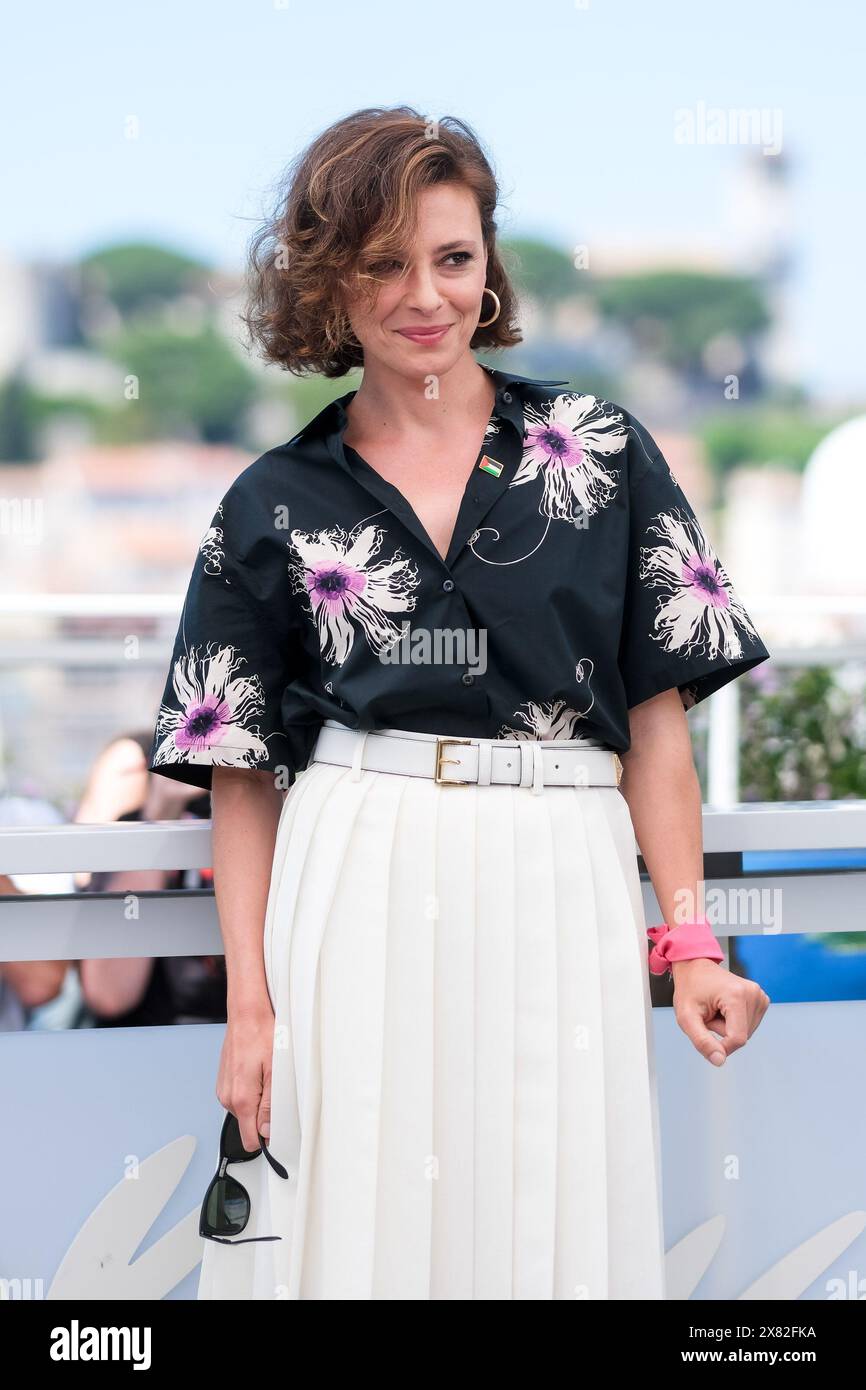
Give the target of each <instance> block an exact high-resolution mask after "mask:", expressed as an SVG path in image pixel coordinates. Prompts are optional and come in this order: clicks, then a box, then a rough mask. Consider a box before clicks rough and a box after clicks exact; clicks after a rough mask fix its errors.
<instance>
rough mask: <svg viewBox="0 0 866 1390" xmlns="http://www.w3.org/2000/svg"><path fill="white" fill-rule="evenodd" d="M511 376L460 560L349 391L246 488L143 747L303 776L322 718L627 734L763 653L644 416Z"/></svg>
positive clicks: (160, 760) (204, 550)
mask: <svg viewBox="0 0 866 1390" xmlns="http://www.w3.org/2000/svg"><path fill="white" fill-rule="evenodd" d="M485 370H486V371H488V372H490V375H491V376H492V378H493V380H494V383H495V385H496V388H497V390H496V399H495V404H494V407H493V411H492V414H491V416H490V420H489V423H488V425H487V429H486V432H485V435H484V440H483V443H482V445H481V448H480V450H479V454H478V459H477V461H476V464H475V466H474V468H473V469H472V472H471V474H470V475H469V478H468V481H467V483H466V487H465V491H464V494H463V498H462V501H461V504H460V509H459V512H458V515H457V520H456V525H455V528H454V533H453V535H452V537H451V542H450V545H449V548H448V553H447V555H446V557H445V559H444V560H443V559H442V557H441V555H440V554H439V552H438V551H437V549H436V547H435V546H434V544H433V542H432V541H431V539H430V537H429V536H428V535H427V533H426V531H425V530H424V528H423V526H422V525H421V522H420V521H419V519H418V517H417V516H416V514H415V512H414V510H413V508H412V507H411V506H410V505H409V502H408V501H407V500H406V498H405V497H404V496H403V494H402V493H401V492H400V490H399V489H398V488H397V487H395V486H394V485H393V484H391V483H389V482H387V481H386V480H385V479H384V478H383V477H382V475H381V474H379V473H378V472H376V470H375V469H374V468H372V467H371V466H370V465H369V464H367V463H365V461H364V460H363V459H362V458H361V457H360V455H359V454H357V453H356V452H355V450H354V449H352V448H351V447H349V446H348V445H344V444H343V439H342V436H343V432H344V431H345V429H346V427H347V423H348V419H347V415H346V411H345V406H346V405H347V403H348V402H349V401H350V400H351V398H352V396H353V395H354V392H348V393H347V394H345V395H343V396H340V397H339V398H337V399H336V400H334V401H332V402H331V403H330V405H328V406H327V407H326V408H325V409H324V410H323V411H321V412H320V413H319V414H318V415H317V416H316V417H315V418H314V419H313V420H311V421H310V422H309V424H307V425H306V427H305V428H304V429H302V430H301V432H300V433H299V434H298V435H296V436H295V438H294V439H292V440H290V441H289V443H287V444H283V445H280V446H278V447H276V448H274V449H270V450H269V451H268V452H267V453H265V454H263V455H262V457H261V458H258V459H257V460H256V461H255V462H254V463H252V464H250V465H249V467H247V468H245V469H244V470H243V472H242V473H240V475H239V476H238V477H237V478H236V479H235V481H234V482H233V483H232V484H231V486H230V487H229V488H228V490H227V492H226V493H225V495H224V496H223V498H222V501H221V502H220V504H219V506H218V507H217V510H216V513H215V515H214V516H213V518H212V520H211V524H210V526H209V527H208V529H207V531H206V532H205V534H204V536H203V538H202V540H201V544H200V546H199V550H198V554H197V555H196V557H195V563H194V566H193V571H192V576H191V578H190V581H189V587H188V590H187V593H186V599H185V602H184V607H183V613H182V616H181V620H180V625H179V627H178V632H177V638H176V641H175V645H174V652H173V655H172V660H171V666H170V669H169V672H168V677H167V680H166V684H165V691H164V694H163V698H162V703H161V705H160V708H159V712H158V715H157V718H156V728H155V733H154V739H153V746H152V750H151V761H150V763H149V767H150V768H151V770H152V771H154V772H159V773H162V774H164V775H166V776H170V777H176V778H178V779H180V780H181V781H184V782H190V783H194V784H195V785H196V786H199V787H204V788H210V785H211V768H212V767H214V766H219V767H245V768H258V769H261V770H262V771H266V772H268V773H271V774H272V775H275V776H278V777H281V778H282V779H283V780H282V785H283V786H284V787H286V786H289V785H291V783H292V781H293V780H294V776H295V774H296V772H297V771H299V770H301V769H303V768H304V767H306V766H307V763H308V761H309V757H310V754H311V752H312V749H313V745H314V744H315V740H316V736H317V733H318V730H319V728H320V726H321V724H322V721H323V720H324V719H326V718H330V719H336V720H338V721H340V722H341V723H343V724H346V725H349V726H350V727H352V728H361V729H381V728H405V729H414V730H419V731H423V732H427V733H442V734H451V735H463V736H470V737H488V738H509V739H512V738H530V739H558V738H561V739H567V738H575V737H581V736H587V737H590V738H593V739H596V740H600V741H601V742H602V744H603V745H604V746H606V747H609V748H612V749H614V750H616V751H618V752H624V751H626V750H627V749H628V748H629V746H630V745H629V719H628V711H629V710H630V709H631V708H632V707H633V706H634V705H637V704H640V703H641V701H643V700H647V699H649V698H650V697H651V696H653V695H656V694H658V693H659V692H660V691H662V690H668V689H671V688H672V687H676V688H677V690H678V691H679V692H680V696H681V699H682V702H683V706H684V708H686V709H690V708H691V707H692V706H693V705H695V704H697V703H698V702H699V701H701V700H703V699H705V698H706V697H707V696H708V695H711V694H712V693H713V691H715V690H718V689H719V688H720V686H723V685H725V684H726V683H727V682H728V681H731V680H733V679H734V678H735V677H736V676H739V675H742V673H743V672H744V671H748V670H749V669H750V668H751V667H753V666H757V665H758V664H759V663H760V662H762V661H766V660H767V659H768V656H769V653H768V651H767V649H766V647H765V646H764V643H763V642H762V640H761V637H760V635H759V634H758V632H757V631H756V630H755V626H754V624H753V622H752V620H751V618H750V617H749V614H748V613H747V612H746V610H745V608H744V607H743V604H742V603H741V601H740V599H739V598H738V596H737V594H736V592H735V590H734V588H733V586H732V583H731V580H730V578H729V576H728V574H727V572H726V571H725V569H724V566H723V565H722V562H721V560H720V559H719V557H718V556H717V555H716V554H715V552H714V550H713V548H712V546H711V545H710V544H709V542H708V540H707V538H706V536H705V534H704V532H703V530H702V528H701V525H700V522H699V521H698V519H697V517H696V516H695V513H694V511H693V510H692V508H691V506H690V505H689V502H688V501H687V499H686V497H685V495H684V494H683V492H682V490H681V488H680V486H679V484H678V483H677V480H676V478H675V477H674V476H673V474H672V473H671V471H670V468H669V466H668V464H667V462H666V461H665V459H664V457H663V455H662V454H661V452H660V451H659V448H658V446H657V445H656V443H655V441H654V440H653V439H652V437H651V435H650V434H649V432H648V431H647V430H646V429H645V428H644V426H643V425H641V423H640V422H639V421H638V420H637V419H635V418H634V416H632V415H630V414H629V413H628V411H626V410H624V409H623V408H622V407H621V406H619V405H616V404H614V402H612V401H607V400H602V399H600V398H599V397H596V396H593V395H583V394H581V393H580V392H576V391H573V390H570V389H568V383H567V382H564V381H536V380H533V379H531V378H528V377H522V376H517V375H515V374H513V373H510V372H504V371H499V370H494V369H491V368H487V367H485Z"/></svg>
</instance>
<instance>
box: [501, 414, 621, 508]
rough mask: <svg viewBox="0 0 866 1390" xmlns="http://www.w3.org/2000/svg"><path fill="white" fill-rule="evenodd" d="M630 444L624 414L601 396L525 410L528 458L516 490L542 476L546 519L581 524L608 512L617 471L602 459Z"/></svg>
mask: <svg viewBox="0 0 866 1390" xmlns="http://www.w3.org/2000/svg"><path fill="white" fill-rule="evenodd" d="M627 442H628V431H627V430H626V428H625V426H624V425H623V423H622V415H621V414H620V413H619V412H617V411H614V410H613V409H612V408H611V407H610V406H608V405H607V402H605V401H601V400H599V399H598V397H596V396H580V395H574V394H566V395H561V396H556V397H555V398H554V400H552V401H548V402H547V403H546V404H545V405H543V406H541V407H540V408H536V407H534V406H532V405H529V404H527V405H526V406H525V407H524V439H523V459H522V461H521V463H520V466H519V468H518V469H517V472H516V473H515V475H514V477H513V479H512V480H511V483H510V484H509V486H510V487H519V486H520V484H521V483H529V482H533V481H534V480H535V479H537V478H538V477H539V475H540V476H541V477H542V480H543V483H544V488H543V491H542V495H541V497H540V499H539V503H538V510H539V512H541V514H542V516H549V517H554V518H556V519H559V520H563V521H571V522H575V521H578V520H580V519H581V518H582V517H583V516H591V515H592V514H593V512H596V511H600V510H601V508H602V507H605V506H606V505H607V504H608V502H609V501H610V500H611V498H612V497H613V495H614V493H615V492H616V487H617V478H616V475H617V472H618V470H617V469H613V470H611V471H609V470H608V469H606V468H604V467H603V465H602V463H601V460H602V459H605V458H608V457H610V456H611V455H612V454H618V453H621V452H622V450H623V449H624V448H625V446H626V443H627Z"/></svg>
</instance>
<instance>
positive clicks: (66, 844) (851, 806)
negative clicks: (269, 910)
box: [0, 773, 866, 960]
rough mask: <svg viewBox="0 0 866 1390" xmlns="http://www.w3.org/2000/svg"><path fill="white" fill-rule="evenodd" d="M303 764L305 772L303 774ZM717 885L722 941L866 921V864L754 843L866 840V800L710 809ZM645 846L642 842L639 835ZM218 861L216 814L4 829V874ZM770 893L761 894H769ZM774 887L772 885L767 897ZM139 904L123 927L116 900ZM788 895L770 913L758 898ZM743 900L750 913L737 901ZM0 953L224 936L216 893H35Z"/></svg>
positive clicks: (647, 895)
mask: <svg viewBox="0 0 866 1390" xmlns="http://www.w3.org/2000/svg"><path fill="white" fill-rule="evenodd" d="M303 775H304V774H303V773H301V774H300V776H301V777H303ZM703 836H704V854H705V856H706V857H707V859H706V868H705V879H706V885H707V891H708V892H709V891H710V890H712V891H713V892H714V893H716V894H721V895H723V898H724V900H725V901H729V902H730V903H731V904H732V905H733V906H732V909H731V911H730V912H729V913H728V914H727V920H726V921H725V922H722V921H717V922H716V923H715V931H716V935H717V936H718V937H719V939H720V940H724V938H726V937H728V936H740V935H743V936H747V935H751V934H755V933H760V934H766V933H768V932H770V933H772V934H775V933H776V932H781V933H787V934H793V933H801V932H814V931H821V932H825V931H857V930H863V931H866V869H856V868H854V869H850V868H846V869H844V870H834V869H832V868H830V869H823V870H820V869H819V870H812V869H810V870H808V871H797V870H785V871H783V872H778V873H774V872H770V873H748V872H745V873H744V872H743V871H742V861H741V856H742V855H743V854H748V853H751V852H756V851H757V852H761V851H763V852H775V853H785V852H788V851H790V852H795V851H809V850H812V851H821V850H828V851H830V850H837V849H851V850H857V849H863V850H864V851H866V801H823V802H793V803H792V802H785V803H781V804H776V803H755V804H749V805H741V806H737V807H734V808H732V809H730V810H718V809H713V808H710V807H705V808H704V811H703ZM635 853H636V854H637V845H635ZM210 866H211V822H210V821H192V820H190V821H158V822H155V823H153V824H139V823H133V822H129V823H127V822H124V823H122V824H113V825H62V826H49V827H41V826H40V827H38V828H34V829H26V828H25V829H21V828H11V827H10V828H3V829H2V831H0V873H5V874H33V873H40V874H45V873H67V874H68V873H73V872H76V871H79V870H81V871H92V872H97V871H100V870H104V871H109V872H111V871H122V870H138V869H170V870H182V869H202V868H209V867H210ZM642 889H643V897H644V909H645V912H646V917H647V923H648V924H652V923H653V922H655V921H659V920H660V916H659V908H658V904H657V902H656V898H655V894H654V892H653V889H652V886H651V884H650V882H649V879H646V878H645V879H644V881H643V882H642ZM761 895H764V897H763V899H762V896H761ZM766 895H771V896H769V897H768V896H766ZM130 896H132V897H134V898H135V900H136V915H134V916H132V917H130V918H128V919H127V917H124V919H123V922H122V930H121V929H120V927H119V926H118V902H120V905H121V907H122V906H123V902H124V900H125V899H126V898H128V897H130ZM762 901H764V902H770V903H772V902H782V903H783V904H784V911H783V913H782V914H781V918H780V920H777V919H776V917H773V920H772V923H769V922H768V921H767V913H766V911H765V910H762V909H761V908H760V903H761V902H762ZM738 904H739V911H740V912H741V914H742V915H741V916H738V915H737V913H736V912H735V910H734V909H735V908H737V905H738ZM0 906H2V907H3V908H4V909H5V910H4V911H2V912H0V960H80V959H83V958H86V957H93V958H109V957H117V956H142V955H149V956H178V955H184V956H186V955H199V954H200V955H217V954H220V953H221V951H222V939H221V936H220V932H219V923H218V919H217V914H216V904H215V901H214V897H213V893H212V891H211V890H209V889H202V890H195V889H187V888H180V889H174V890H164V891H156V892H138V891H137V892H136V893H135V894H133V895H130V894H127V893H125V892H123V891H117V892H113V893H108V894H105V893H59V894H26V895H20V896H15V897H9V898H6V899H4V900H2V902H0Z"/></svg>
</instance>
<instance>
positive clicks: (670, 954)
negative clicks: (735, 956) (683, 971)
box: [647, 917, 725, 975]
mask: <svg viewBox="0 0 866 1390" xmlns="http://www.w3.org/2000/svg"><path fill="white" fill-rule="evenodd" d="M647 936H648V937H649V938H650V940H651V941H653V942H654V945H653V949H652V950H651V951H650V954H649V968H650V970H651V972H652V974H653V975H663V974H664V973H665V971H666V970H667V971H668V973H669V974H671V975H673V971H672V970H671V968H670V967H671V963H672V962H673V961H676V960H714V961H716V962H718V963H721V962H722V961H723V960H724V959H725V953H724V951H723V950H722V948H721V946H720V945H719V943H718V941H717V940H716V938H715V937H714V936H713V931H712V927H711V926H710V924H709V922H708V921H707V919H706V917H700V918H698V919H697V921H694V922H679V923H675V924H674V926H673V928H671V927H669V926H668V924H667V923H666V922H662V923H661V924H660V925H659V926H657V927H648V928H647Z"/></svg>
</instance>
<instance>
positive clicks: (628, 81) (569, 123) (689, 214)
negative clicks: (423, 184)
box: [0, 0, 866, 400]
mask: <svg viewBox="0 0 866 1390" xmlns="http://www.w3.org/2000/svg"><path fill="white" fill-rule="evenodd" d="M864 30H866V22H864V18H863V8H862V7H859V6H853V5H851V4H850V0H849V3H844V2H843V0H825V3H824V4H822V5H821V6H820V7H818V6H814V5H807V4H806V3H804V0H793V3H791V2H790V0H788V3H782V0H764V3H762V4H761V3H755V0H728V3H726V4H725V5H717V6H713V5H707V4H698V3H695V0H691V2H690V3H689V2H688V0H657V3H655V4H647V3H645V0H619V3H614V2H613V0H589V3H588V4H584V3H583V0H578V3H574V0H535V3H532V4H528V3H526V0H522V2H521V0H502V3H498V4H495V5H490V4H472V3H469V2H468V0H464V2H463V3H454V0H447V3H440V4H433V5H430V4H425V5H420V4H415V5H413V4H407V3H403V4H400V3H396V0H358V3H346V0H320V3H318V4H316V5H310V4H301V3H291V0H289V3H286V4H282V3H279V0H277V3H276V4H275V3H273V0H258V2H257V0H252V2H250V0H246V3H241V0H210V2H209V3H207V4H205V3H203V2H202V0H180V3H174V4H169V3H167V0H152V2H151V3H148V4H146V5H130V4H124V3H113V4H109V3H107V2H105V3H103V0H91V2H90V3H87V2H86V0H85V3H81V4H78V5H76V6H70V5H68V4H61V3H59V2H58V0H43V3H42V4H40V5H38V6H35V7H25V6H23V5H19V6H18V8H17V11H7V14H6V19H5V22H4V38H5V39H6V49H7V65H6V71H5V73H4V83H3V91H2V95H0V112H2V119H3V129H4V132H5V136H6V140H5V144H6V167H7V173H6V189H7V194H8V195H9V196H8V198H7V203H6V206H7V212H6V216H5V217H4V220H3V229H2V232H0V251H2V253H3V254H5V255H12V256H20V257H25V258H26V257H32V256H36V255H40V256H51V257H60V258H63V257H70V256H75V255H77V254H79V253H81V252H83V251H86V250H89V249H92V248H93V247H95V246H99V245H101V244H103V243H104V242H107V241H110V240H114V239H116V238H126V237H136V238H139V237H154V238H159V239H161V240H165V241H167V242H168V243H170V244H172V245H175V246H177V247H179V248H181V249H187V250H190V251H192V252H193V253H195V254H203V255H206V256H208V257H210V258H213V259H214V260H216V261H218V262H222V263H224V264H228V265H240V264H241V262H242V258H243V253H244V248H245V244H246V242H247V240H248V238H249V236H250V234H251V232H252V230H253V229H254V227H255V225H256V223H257V221H258V218H259V215H260V213H261V211H262V209H263V207H265V206H267V193H268V187H269V185H270V183H271V182H272V181H273V180H274V179H275V178H276V176H277V175H278V174H279V173H280V171H281V170H282V169H283V167H284V166H285V165H286V163H287V162H288V161H289V160H290V159H291V158H292V157H293V156H294V155H295V154H296V153H297V152H298V151H299V150H300V149H301V148H302V147H303V145H304V144H305V143H306V142H307V140H309V139H310V138H311V137H312V136H313V135H314V134H316V133H317V132H318V131H319V130H321V129H322V128H323V127H324V126H325V125H327V124H328V123H329V122H330V121H332V120H334V119H336V118H338V117H339V116H341V115H344V114H346V113H347V112H349V111H352V110H354V109H356V108H358V107H361V106H391V105H394V104H397V103H401V102H405V103H408V104H409V105H412V106H414V107H416V108H417V109H418V110H421V111H423V112H425V113H429V114H431V115H434V116H435V115H442V114H445V113H451V114H455V115H459V116H461V117H463V118H464V119H465V120H467V121H468V122H469V123H470V124H471V125H472V126H473V127H474V129H475V130H476V132H477V133H478V134H479V135H480V137H481V138H482V140H483V141H484V143H485V145H486V147H487V148H488V150H489V151H490V152H491V153H492V156H493V159H494V162H495V165H496V168H497V172H498V174H499V177H500V180H501V184H502V190H503V195H504V199H505V207H504V209H503V213H502V218H501V226H502V230H503V231H504V232H506V233H510V234H536V235H540V236H543V237H546V238H549V239H551V240H552V241H554V242H555V243H557V244H559V245H561V246H562V247H563V248H564V249H566V250H568V249H570V248H571V247H573V246H574V245H576V244H578V243H583V242H587V243H588V244H589V245H590V247H592V246H593V245H599V244H602V245H603V244H606V243H609V242H615V243H616V244H617V245H619V246H625V245H628V244H633V245H634V246H636V247H640V246H641V245H642V244H645V243H647V242H649V243H651V244H664V243H665V242H666V241H670V240H675V241H676V242H677V243H681V242H683V241H684V240H689V239H691V238H694V239H695V240H696V241H697V242H700V243H702V244H703V243H711V244H712V243H714V244H720V243H724V241H725V239H726V238H727V237H728V236H729V235H730V232H729V213H730V211H731V206H732V203H731V200H732V191H731V190H732V185H731V177H732V175H733V173H734V171H735V169H736V167H737V165H738V164H739V162H740V161H741V159H742V155H743V149H742V146H740V147H733V146H730V145H727V146H726V145H714V146H709V145H706V144H704V145H691V146H687V145H682V144H678V143H677V142H676V140H675V139H674V135H673V130H674V112H675V110H676V109H678V108H690V109H696V108H697V107H698V105H699V103H705V104H706V105H707V106H721V107H725V108H731V107H760V108H763V109H766V110H768V111H770V112H774V111H776V110H778V111H780V112H781V119H782V128H783V137H784V149H785V152H786V154H787V155H788V156H789V157H790V160H791V166H792V193H793V219H794V228H793V230H794V247H795V252H796V258H797V259H796V275H795V281H794V284H793V287H792V310H793V319H792V322H793V332H794V335H795V337H796V352H797V356H798V359H799V360H800V362H801V364H802V369H803V374H804V377H805V380H806V383H807V385H808V387H809V388H810V389H811V390H813V391H814V392H815V393H816V395H818V396H821V397H827V398H833V397H845V396H848V397H851V398H857V397H859V398H860V399H861V400H862V399H863V398H864V396H866V392H864V387H863V381H864V374H863V363H864V359H866V354H864V352H863V348H862V325H863V322H864V307H866V306H864V302H863V301H864V288H863V285H864V276H863V267H862V251H861V244H862V236H863V227H864V220H866V219H864V181H863V177H862V172H861V174H857V172H856V171H857V169H858V168H860V169H861V170H862V164H863V148H862V135H863V128H864V121H863V111H864V96H863V88H864V79H863V73H862V58H861V56H860V55H861V54H862V51H863V40H864ZM130 116H133V117H135V118H136V120H137V121H138V122H139V124H140V134H139V136H138V138H137V139H135V140H130V139H128V138H126V137H125V134H124V123H125V121H126V120H127V118H128V117H130Z"/></svg>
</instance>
